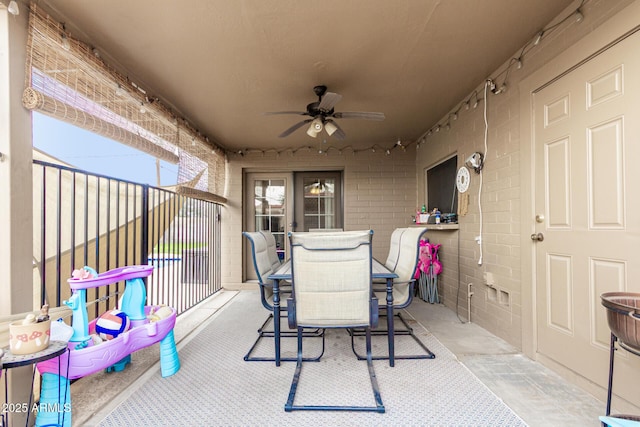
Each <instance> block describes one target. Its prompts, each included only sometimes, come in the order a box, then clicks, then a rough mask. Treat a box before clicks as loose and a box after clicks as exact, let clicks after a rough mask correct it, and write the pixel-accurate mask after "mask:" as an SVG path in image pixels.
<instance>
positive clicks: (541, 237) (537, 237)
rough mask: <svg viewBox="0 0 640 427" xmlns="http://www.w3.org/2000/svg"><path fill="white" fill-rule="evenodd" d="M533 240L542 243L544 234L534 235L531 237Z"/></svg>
mask: <svg viewBox="0 0 640 427" xmlns="http://www.w3.org/2000/svg"><path fill="white" fill-rule="evenodd" d="M531 240H533V241H534V242H542V241H543V240H544V234H542V233H533V234H532V235H531Z"/></svg>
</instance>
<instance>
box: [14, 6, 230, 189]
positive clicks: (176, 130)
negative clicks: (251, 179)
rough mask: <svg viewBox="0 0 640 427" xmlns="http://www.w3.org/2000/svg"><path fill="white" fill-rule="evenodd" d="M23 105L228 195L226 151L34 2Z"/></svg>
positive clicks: (186, 182) (182, 179)
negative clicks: (175, 167)
mask: <svg viewBox="0 0 640 427" xmlns="http://www.w3.org/2000/svg"><path fill="white" fill-rule="evenodd" d="M22 101H23V104H24V106H25V107H26V108H28V109H31V110H36V111H39V112H41V113H43V114H46V115H49V116H52V117H54V118H57V119H59V120H62V121H65V122H67V123H70V124H73V125H75V126H78V127H81V128H83V129H87V130H89V131H91V132H94V133H97V134H100V135H103V136H105V137H107V138H110V139H113V140H115V141H119V142H121V143H124V144H127V145H129V146H131V147H133V148H136V149H138V150H141V151H144V152H146V153H148V154H150V155H152V156H154V157H156V158H159V159H162V160H165V161H168V162H171V163H174V164H175V163H177V164H178V184H181V185H183V186H187V187H190V188H195V189H197V190H200V191H204V192H207V193H212V194H214V195H221V194H222V193H223V190H224V184H225V182H224V180H225V165H226V155H225V152H224V150H223V149H222V148H220V147H219V146H217V145H216V144H214V143H212V142H211V141H209V139H208V138H207V137H205V136H203V135H201V134H200V133H199V132H197V131H196V130H195V129H194V127H193V126H191V125H190V124H189V122H188V121H187V120H186V119H184V118H182V117H180V116H179V115H178V114H177V113H176V112H175V111H173V110H172V109H171V108H169V107H167V105H166V104H165V103H163V102H162V101H161V100H160V99H159V98H158V97H155V96H152V95H151V94H149V93H147V92H146V91H145V90H144V89H142V88H141V86H140V85H139V84H137V83H136V82H133V81H131V80H129V79H128V78H127V77H125V76H124V75H122V74H121V73H119V72H118V71H117V70H116V69H114V68H113V67H111V66H109V65H108V64H107V63H106V62H105V61H104V60H103V59H102V58H101V57H100V56H99V54H96V52H95V51H94V49H93V48H92V47H91V46H89V45H88V44H86V43H84V42H82V41H80V40H77V39H75V38H73V37H71V36H70V35H69V34H68V33H67V32H66V30H65V27H64V25H63V24H61V23H59V22H57V21H55V20H54V19H53V18H52V17H51V16H49V15H48V14H46V13H44V12H43V11H42V10H38V8H37V5H35V4H33V3H32V4H31V5H30V15H29V37H28V42H27V64H26V69H25V91H24V94H23V99H22Z"/></svg>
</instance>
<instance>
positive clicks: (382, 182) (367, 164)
mask: <svg viewBox="0 0 640 427" xmlns="http://www.w3.org/2000/svg"><path fill="white" fill-rule="evenodd" d="M305 143H308V142H307V141H303V142H299V144H300V146H302V145H304V144H305ZM394 143H395V141H390V142H389V146H390V147H392V146H393V145H394ZM329 144H332V143H331V142H329ZM341 144H343V143H340V142H337V143H335V146H336V147H337V148H342V147H341ZM415 167H416V163H415V146H413V147H409V148H407V149H406V150H393V151H392V152H391V154H390V155H387V154H385V153H384V151H381V150H376V152H370V151H366V152H358V153H356V154H353V153H352V152H350V151H345V152H344V153H342V154H339V153H338V152H337V151H336V150H331V151H329V153H328V154H326V155H325V154H318V153H317V152H315V151H313V150H310V151H306V150H304V151H298V152H297V153H295V154H291V153H283V154H280V155H279V156H276V155H275V154H269V153H266V154H264V155H263V154H262V153H248V154H245V155H244V156H232V157H230V159H229V163H228V165H227V183H228V187H227V192H226V197H227V199H228V203H227V204H226V206H225V207H224V210H223V213H222V214H223V219H222V221H223V224H224V227H223V232H222V239H223V241H222V247H224V248H225V251H224V253H223V254H222V256H223V259H222V265H223V268H222V283H223V285H224V286H225V287H226V288H228V289H238V288H242V286H243V285H242V283H243V267H242V256H241V254H242V253H243V252H242V248H243V240H244V239H243V237H242V234H241V233H242V231H243V214H244V212H243V209H242V203H243V193H242V181H243V175H244V173H245V172H247V171H250V172H269V171H271V172H290V171H311V170H322V171H326V170H340V171H344V173H343V185H344V229H345V230H363V229H373V230H374V237H373V256H374V257H375V258H377V259H383V260H384V259H386V257H387V251H388V249H389V238H390V236H391V232H392V231H393V229H394V228H396V227H406V226H408V225H411V224H412V222H411V215H412V214H414V213H415V209H416V206H417V205H416V185H417V184H416V180H415V175H416V172H415Z"/></svg>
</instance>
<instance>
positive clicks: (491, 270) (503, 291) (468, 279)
mask: <svg viewBox="0 0 640 427" xmlns="http://www.w3.org/2000/svg"><path fill="white" fill-rule="evenodd" d="M633 2H634V1H633V0H624V1H606V0H592V1H588V2H586V3H585V4H584V6H583V7H582V11H583V13H584V16H585V19H584V20H583V22H581V23H578V22H575V20H567V21H566V22H565V23H563V24H561V25H560V26H558V28H557V29H556V30H554V31H553V32H551V33H549V34H548V36H546V37H545V38H543V40H542V42H541V43H540V44H539V45H538V46H535V48H533V49H531V50H530V51H528V53H527V54H526V56H525V58H524V61H523V67H522V68H521V69H520V70H517V69H515V67H512V69H511V71H510V73H509V78H508V81H507V86H508V89H507V91H506V92H505V93H502V94H499V95H494V94H492V93H490V92H489V94H488V96H487V97H486V108H487V110H486V111H487V121H488V139H487V148H486V149H485V146H484V140H485V138H484V132H485V119H484V101H485V96H484V82H478V83H479V84H478V87H477V88H476V89H477V91H478V98H479V99H480V103H479V105H478V107H477V108H476V109H473V108H470V109H469V110H466V109H465V108H464V107H463V108H461V109H460V110H459V111H458V119H457V120H455V121H451V122H450V125H451V128H450V130H445V129H444V128H443V129H442V130H440V131H439V132H437V133H435V132H434V133H433V134H432V135H431V136H427V137H426V140H425V141H424V143H421V146H420V148H419V149H418V150H417V152H416V159H417V161H416V182H417V185H418V197H419V200H418V202H419V204H421V203H422V200H423V199H424V197H425V196H424V195H425V184H424V176H425V169H427V168H430V167H431V166H433V165H435V164H437V163H439V162H440V161H441V160H442V159H446V158H448V157H449V156H451V155H453V154H457V155H458V167H460V166H462V165H463V164H464V161H465V159H467V158H468V157H469V156H470V155H471V154H472V153H473V152H475V151H480V152H482V153H483V154H485V161H486V163H485V166H484V169H483V171H482V180H483V185H482V193H481V203H482V204H481V206H482V213H483V220H482V224H483V230H482V231H483V232H482V249H483V257H482V265H479V264H478V261H479V258H480V246H479V245H478V244H477V242H476V240H475V239H476V237H477V236H479V235H480V207H479V204H478V200H479V198H480V195H479V187H480V176H479V175H476V174H475V173H473V172H471V182H470V186H469V190H468V192H467V194H468V195H469V196H468V197H469V209H468V213H467V214H466V215H465V216H461V217H460V218H459V223H460V224H459V225H460V229H459V231H458V232H435V231H434V232H429V238H430V239H431V241H432V242H436V243H442V244H443V248H442V252H441V254H442V257H441V259H442V260H443V263H444V268H445V270H444V274H443V276H442V277H441V279H440V289H441V294H442V295H441V296H442V300H443V302H444V303H445V305H447V306H448V307H450V308H451V309H453V310H456V296H458V307H457V311H458V312H459V313H460V315H461V317H463V318H464V319H467V318H468V313H467V299H466V298H467V284H469V283H472V284H473V286H472V291H473V292H474V295H473V296H472V299H471V301H472V303H471V319H472V321H473V322H474V323H478V324H480V325H481V326H482V327H484V328H485V329H487V330H489V331H491V332H492V333H494V334H496V335H498V336H499V337H501V338H503V339H505V340H506V341H508V342H509V343H511V344H513V345H514V346H516V347H518V348H522V346H523V304H528V305H529V306H530V305H531V304H532V301H531V295H529V294H523V285H522V283H523V280H530V279H529V278H523V276H522V273H523V272H522V265H523V264H522V262H523V259H524V258H526V254H527V253H528V252H526V251H523V250H524V249H526V248H523V247H521V241H522V240H521V217H522V211H521V205H522V203H523V201H525V200H526V199H527V198H529V197H531V195H530V194H529V193H530V189H529V187H528V186H526V187H524V186H522V185H521V182H522V181H523V179H524V178H525V177H523V176H522V173H523V172H522V165H521V161H520V159H521V158H525V159H526V158H527V156H522V153H521V150H522V141H521V135H520V123H521V111H520V110H521V93H520V91H519V86H518V85H519V83H520V82H521V81H522V80H523V79H525V78H526V77H528V76H530V75H531V74H532V73H534V72H536V71H538V70H540V69H541V68H542V67H543V66H544V65H545V64H546V63H548V62H549V61H550V60H552V59H554V58H556V57H558V56H559V55H562V54H563V52H564V51H566V50H567V49H568V48H569V47H571V46H572V45H574V44H575V43H576V42H578V41H579V40H581V39H582V38H583V37H585V36H586V35H588V34H589V33H590V32H592V31H593V30H594V29H595V28H597V27H598V26H600V25H601V24H603V23H604V22H606V21H607V20H608V19H610V18H611V17H612V16H614V15H615V14H616V13H618V12H619V11H620V10H622V9H623V8H624V7H626V6H628V5H629V4H631V3H633ZM574 8H575V6H572V7H570V8H568V9H567V10H566V11H565V12H564V13H562V14H560V15H559V18H557V19H562V18H564V17H565V16H567V14H568V13H571V12H572V11H573V10H574ZM555 22H557V21H554V23H555ZM533 37H534V35H532V38H533ZM600 47H602V46H594V47H593V50H594V51H595V50H596V49H598V48H600ZM519 54H520V50H519V51H518V52H514V54H513V57H515V58H517V57H518V56H519ZM581 59H583V58H582V57H580V58H575V61H576V62H578V61H579V60H581ZM509 61H511V58H505V63H504V64H503V65H502V66H501V67H499V68H498V69H497V70H495V71H494V72H492V73H491V74H490V75H488V76H487V78H489V77H493V76H496V75H498V74H500V73H501V72H502V71H503V70H505V69H506V68H507V65H508V64H509ZM562 71H564V70H557V73H560V72H562ZM503 79H504V74H502V76H501V77H499V78H498V79H497V82H498V83H499V84H500V83H502V81H503ZM470 96H471V93H470V94H469V95H467V96H466V97H465V98H463V99H461V100H459V103H458V104H456V105H455V106H453V107H452V109H451V111H450V113H453V112H454V111H457V110H458V108H459V106H460V105H461V104H462V103H463V102H464V101H465V100H467V99H468V98H469V97H470ZM471 104H473V101H472V103H471ZM450 113H447V114H446V115H445V116H444V117H443V118H442V119H441V120H440V123H442V124H444V123H446V120H447V117H449V114H450ZM527 114H528V113H527ZM434 125H435V123H425V131H426V130H428V129H429V128H431V127H432V126H434ZM525 140H526V139H525ZM527 182H528V178H527ZM455 233H459V236H458V235H455ZM458 237H459V239H460V244H459V256H460V258H459V260H458V251H457V241H456V240H457V238H458ZM523 253H524V254H525V256H524V257H523ZM458 261H459V264H460V282H458V270H457V268H456V267H457V265H458ZM525 262H526V260H525ZM487 275H489V278H488V280H487ZM487 282H492V283H493V284H492V285H491V286H488V284H487ZM531 333H532V332H531V331H528V332H527V331H524V334H531Z"/></svg>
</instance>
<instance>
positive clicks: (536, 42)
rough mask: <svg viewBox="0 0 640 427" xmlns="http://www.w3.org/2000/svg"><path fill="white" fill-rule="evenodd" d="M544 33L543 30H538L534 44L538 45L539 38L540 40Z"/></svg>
mask: <svg viewBox="0 0 640 427" xmlns="http://www.w3.org/2000/svg"><path fill="white" fill-rule="evenodd" d="M543 35H544V31H540V32H539V33H538V35H537V36H536V39H535V41H534V42H533V45H534V46H538V45H539V44H540V40H542V36H543Z"/></svg>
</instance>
